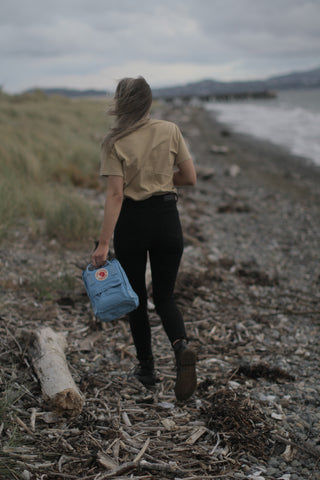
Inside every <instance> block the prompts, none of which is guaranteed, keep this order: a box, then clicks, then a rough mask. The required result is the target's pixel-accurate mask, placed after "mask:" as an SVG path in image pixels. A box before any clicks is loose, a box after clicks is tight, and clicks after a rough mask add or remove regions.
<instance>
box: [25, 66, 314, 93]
mask: <svg viewBox="0 0 320 480" xmlns="http://www.w3.org/2000/svg"><path fill="white" fill-rule="evenodd" d="M316 87H320V68H316V69H313V70H308V71H304V72H293V73H289V74H287V75H280V76H276V77H270V78H268V79H266V80H250V81H234V82H219V81H216V80H210V79H207V80H201V81H199V82H194V83H187V84H185V85H177V86H174V87H167V88H157V89H153V96H154V98H166V97H181V96H193V95H194V96H205V95H233V94H242V93H248V92H251V93H254V92H266V91H277V90H283V89H291V88H316ZM41 90H42V91H43V92H44V93H46V94H47V95H63V96H66V97H71V98H73V97H106V96H108V95H111V93H110V92H107V91H105V90H94V89H90V90H76V89H68V88H44V89H41ZM29 91H30V90H29ZM32 91H33V90H32Z"/></svg>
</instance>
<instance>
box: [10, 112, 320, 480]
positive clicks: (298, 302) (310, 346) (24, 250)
mask: <svg viewBox="0 0 320 480" xmlns="http://www.w3.org/2000/svg"><path fill="white" fill-rule="evenodd" d="M153 117H155V118H157V117H158V118H159V117H161V118H163V119H166V120H170V121H174V122H176V123H177V124H178V125H179V127H180V128H181V130H182V132H183V134H184V137H185V138H186V141H187V143H188V146H189V148H190V151H191V153H192V156H193V159H194V162H195V165H196V169H197V174H198V182H197V185H196V186H195V187H193V188H189V187H188V188H183V189H181V190H179V200H178V208H179V211H180V215H181V222H182V226H183V231H184V238H185V249H184V255H183V260H182V265H181V269H180V272H179V277H178V280H177V288H176V297H177V301H178V304H179V307H180V309H181V311H182V313H183V316H184V319H185V322H186V327H187V331H188V335H189V341H190V344H191V345H192V346H193V348H195V350H196V351H197V356H198V364H197V374H198V388H197V390H196V392H195V394H194V395H193V396H192V397H191V398H190V399H189V400H188V401H187V402H185V403H179V402H177V401H176V399H175V396H174V390H173V387H174V381H175V372H174V363H173V361H174V360H173V354H172V351H171V349H170V345H169V342H168V340H167V338H166V337H165V334H164V332H163V328H162V326H161V325H160V322H159V319H158V317H157V315H156V313H155V311H154V307H153V304H152V288H151V286H150V287H149V291H150V304H149V307H150V312H149V313H150V320H151V325H152V335H153V346H154V355H155V360H156V368H157V371H158V374H159V377H160V379H161V381H160V382H159V384H157V385H156V386H155V387H154V388H152V389H146V388H145V387H143V386H142V385H141V384H140V383H139V382H138V381H137V380H136V379H134V378H133V377H132V375H131V374H130V372H132V369H133V367H134V365H135V352H134V347H133V345H132V339H131V336H130V332H129V327H128V322H127V319H126V318H122V319H120V320H117V321H115V322H110V323H104V324H101V323H99V322H98V321H97V320H96V319H94V317H93V314H92V309H91V306H90V303H89V301H88V298H87V295H86V293H85V289H84V285H83V284H82V281H81V269H82V268H83V267H85V266H86V263H85V262H87V261H88V251H89V250H90V248H92V239H89V240H88V245H85V246H83V247H81V248H80V249H68V248H66V247H64V246H63V245H60V244H59V243H58V242H56V241H50V242H48V241H47V240H46V239H45V238H42V237H39V238H37V239H35V238H34V237H30V238H29V237H28V235H27V231H26V229H24V230H22V231H20V232H18V230H17V235H16V238H17V242H16V244H15V245H14V249H13V248H12V244H11V243H10V244H3V246H2V249H1V253H2V260H1V266H2V267H3V268H1V272H0V280H1V285H2V287H1V288H2V290H1V291H0V292H1V294H2V297H1V298H2V312H1V323H0V330H1V344H0V355H1V359H2V364H1V377H2V378H3V379H11V378H13V380H12V384H10V389H11V390H10V391H11V395H14V401H13V402H12V405H11V407H10V408H12V415H11V417H12V419H15V420H14V421H15V425H16V427H15V428H18V430H19V432H20V434H21V436H20V437H19V438H20V440H19V442H20V443H19V444H18V446H16V447H14V446H13V447H10V448H9V449H6V451H5V452H4V453H3V454H2V457H1V456H0V460H1V459H2V460H6V461H7V462H8V463H7V464H8V465H9V470H8V472H10V471H13V469H14V468H17V469H19V471H20V472H21V473H20V477H19V476H18V474H17V473H14V474H12V475H11V474H10V473H8V475H7V476H6V477H4V478H8V479H9V478H23V479H26V480H38V479H40V478H41V479H43V480H51V479H55V478H68V479H80V478H85V479H87V480H102V479H107V478H113V479H136V480H138V479H139V480H142V479H148V480H149V479H151V478H152V479H159V480H164V479H167V478H168V479H175V480H191V479H193V480H211V479H221V480H222V479H227V480H233V479H250V480H319V479H320V473H319V472H320V463H319V460H320V408H319V407H320V400H319V398H320V368H319V351H320V334H319V327H320V289H319V286H320V168H319V167H317V166H315V165H313V164H312V163H310V162H308V161H306V160H305V159H303V158H299V157H294V156H292V155H290V154H289V153H288V152H287V151H285V150H283V149H281V148H279V147H277V146H275V145H272V144H271V143H268V142H264V141H258V140H256V139H254V138H252V137H249V136H246V135H243V134H238V133H235V132H233V131H232V130H231V129H230V128H229V127H228V126H227V125H224V124H221V123H218V122H217V121H216V119H215V117H214V115H213V113H212V112H208V111H206V110H205V109H204V108H202V107H200V106H190V105H182V106H179V107H177V106H173V105H159V106H158V107H156V108H155V110H154V112H153ZM82 195H83V196H85V198H86V199H87V200H88V202H90V203H91V204H93V205H95V207H96V208H97V209H98V211H99V212H100V213H101V215H102V213H103V204H104V196H105V193H104V192H103V191H101V190H100V191H98V190H97V191H94V190H85V189H83V191H82ZM18 228H19V227H17V229H18ZM22 238H23V241H22V240H21V239H22ZM35 269H36V270H37V272H38V275H39V278H40V279H42V280H43V281H44V282H45V281H46V279H47V278H48V275H49V276H50V278H55V277H56V278H59V276H61V275H62V274H65V273H68V274H69V275H71V276H74V277H76V278H77V279H78V283H77V287H76V288H75V289H73V290H66V291H64V292H62V291H57V292H52V296H51V297H50V298H44V299H43V300H41V301H39V297H36V296H34V295H33V293H32V291H30V288H29V289H28V288H27V286H28V278H29V275H30V271H34V270H35ZM8 272H9V273H8ZM4 287H5V288H6V290H4ZM44 325H45V326H50V327H51V328H52V329H53V330H55V331H57V332H59V331H61V332H64V333H65V335H66V338H67V342H68V347H67V350H66V355H67V361H68V364H69V366H70V371H71V372H72V375H73V377H74V379H75V381H76V383H77V385H78V386H79V389H80V390H81V392H82V394H83V396H84V399H85V402H84V406H83V410H82V412H81V414H80V415H79V416H78V417H76V418H72V419H68V418H60V417H58V416H56V415H55V413H54V412H51V411H50V406H48V405H47V404H46V401H45V399H44V398H43V397H42V394H41V388H40V385H39V382H38V381H37V379H36V377H35V374H34V372H33V369H32V367H31V365H32V359H31V358H30V355H29V353H28V344H26V338H27V336H26V334H25V332H26V331H34V330H36V329H37V328H41V327H42V326H44ZM17 392H18V393H17ZM17 419H18V421H17ZM11 430H12V429H11V427H8V426H7V425H4V424H3V425H2V427H1V435H2V440H3V442H4V444H7V442H8V441H9V439H10V436H11V434H12V432H11Z"/></svg>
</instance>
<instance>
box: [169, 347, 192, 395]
mask: <svg viewBox="0 0 320 480" xmlns="http://www.w3.org/2000/svg"><path fill="white" fill-rule="evenodd" d="M173 349H174V353H175V357H176V366H177V378H176V384H175V387H174V391H175V394H176V397H177V400H179V401H182V400H187V398H189V397H191V395H192V394H193V392H194V391H195V390H196V388H197V374H196V360H197V356H196V353H195V351H194V350H192V349H191V348H190V347H188V344H187V341H186V340H179V341H178V342H176V343H175V344H174V346H173Z"/></svg>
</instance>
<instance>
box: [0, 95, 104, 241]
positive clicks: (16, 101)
mask: <svg viewBox="0 0 320 480" xmlns="http://www.w3.org/2000/svg"><path fill="white" fill-rule="evenodd" d="M105 109H106V101H104V100H101V101H97V100H89V99H76V100H74V99H72V100H71V99H67V98H64V97H48V96H45V95H44V94H43V93H41V92H36V93H33V94H23V95H14V96H9V95H5V94H0V135H1V143H0V203H1V209H0V241H1V240H3V238H5V237H8V236H10V234H11V233H12V230H13V227H14V226H15V225H16V224H17V223H20V222H21V221H22V222H24V223H25V224H26V226H28V229H29V230H30V229H31V230H32V231H33V232H34V233H37V234H38V233H39V231H37V230H39V225H41V233H42V232H44V233H45V234H47V235H48V236H50V237H57V238H59V239H60V240H62V241H70V240H76V241H78V240H80V239H81V237H82V236H83V235H84V234H85V235H86V236H88V234H89V235H90V234H94V233H95V231H96V230H97V228H98V225H97V220H96V214H95V212H93V211H92V209H91V208H90V207H89V206H88V204H87V203H86V202H85V200H84V199H83V198H82V197H81V196H80V195H79V193H78V191H77V189H78V188H79V187H82V188H97V187H98V186H99V179H98V170H99V160H100V156H99V148H100V142H101V139H102V137H103V135H104V132H105V131H106V129H107V128H108V125H109V123H110V120H109V118H108V117H107V115H105V113H104V112H105ZM39 220H40V222H39ZM41 220H42V222H41Z"/></svg>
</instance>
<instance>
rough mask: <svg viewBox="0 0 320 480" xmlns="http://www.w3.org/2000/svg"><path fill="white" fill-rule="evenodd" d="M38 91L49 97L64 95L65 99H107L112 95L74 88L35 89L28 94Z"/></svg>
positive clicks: (28, 91)
mask: <svg viewBox="0 0 320 480" xmlns="http://www.w3.org/2000/svg"><path fill="white" fill-rule="evenodd" d="M37 90H41V91H42V92H44V93H45V94H47V95H62V96H63V97H69V98H76V97H77V98H78V97H106V96H107V95H111V93H110V92H107V91H106V90H94V89H89V90H77V89H74V88H33V89H31V90H27V92H26V93H30V92H34V91H37Z"/></svg>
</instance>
